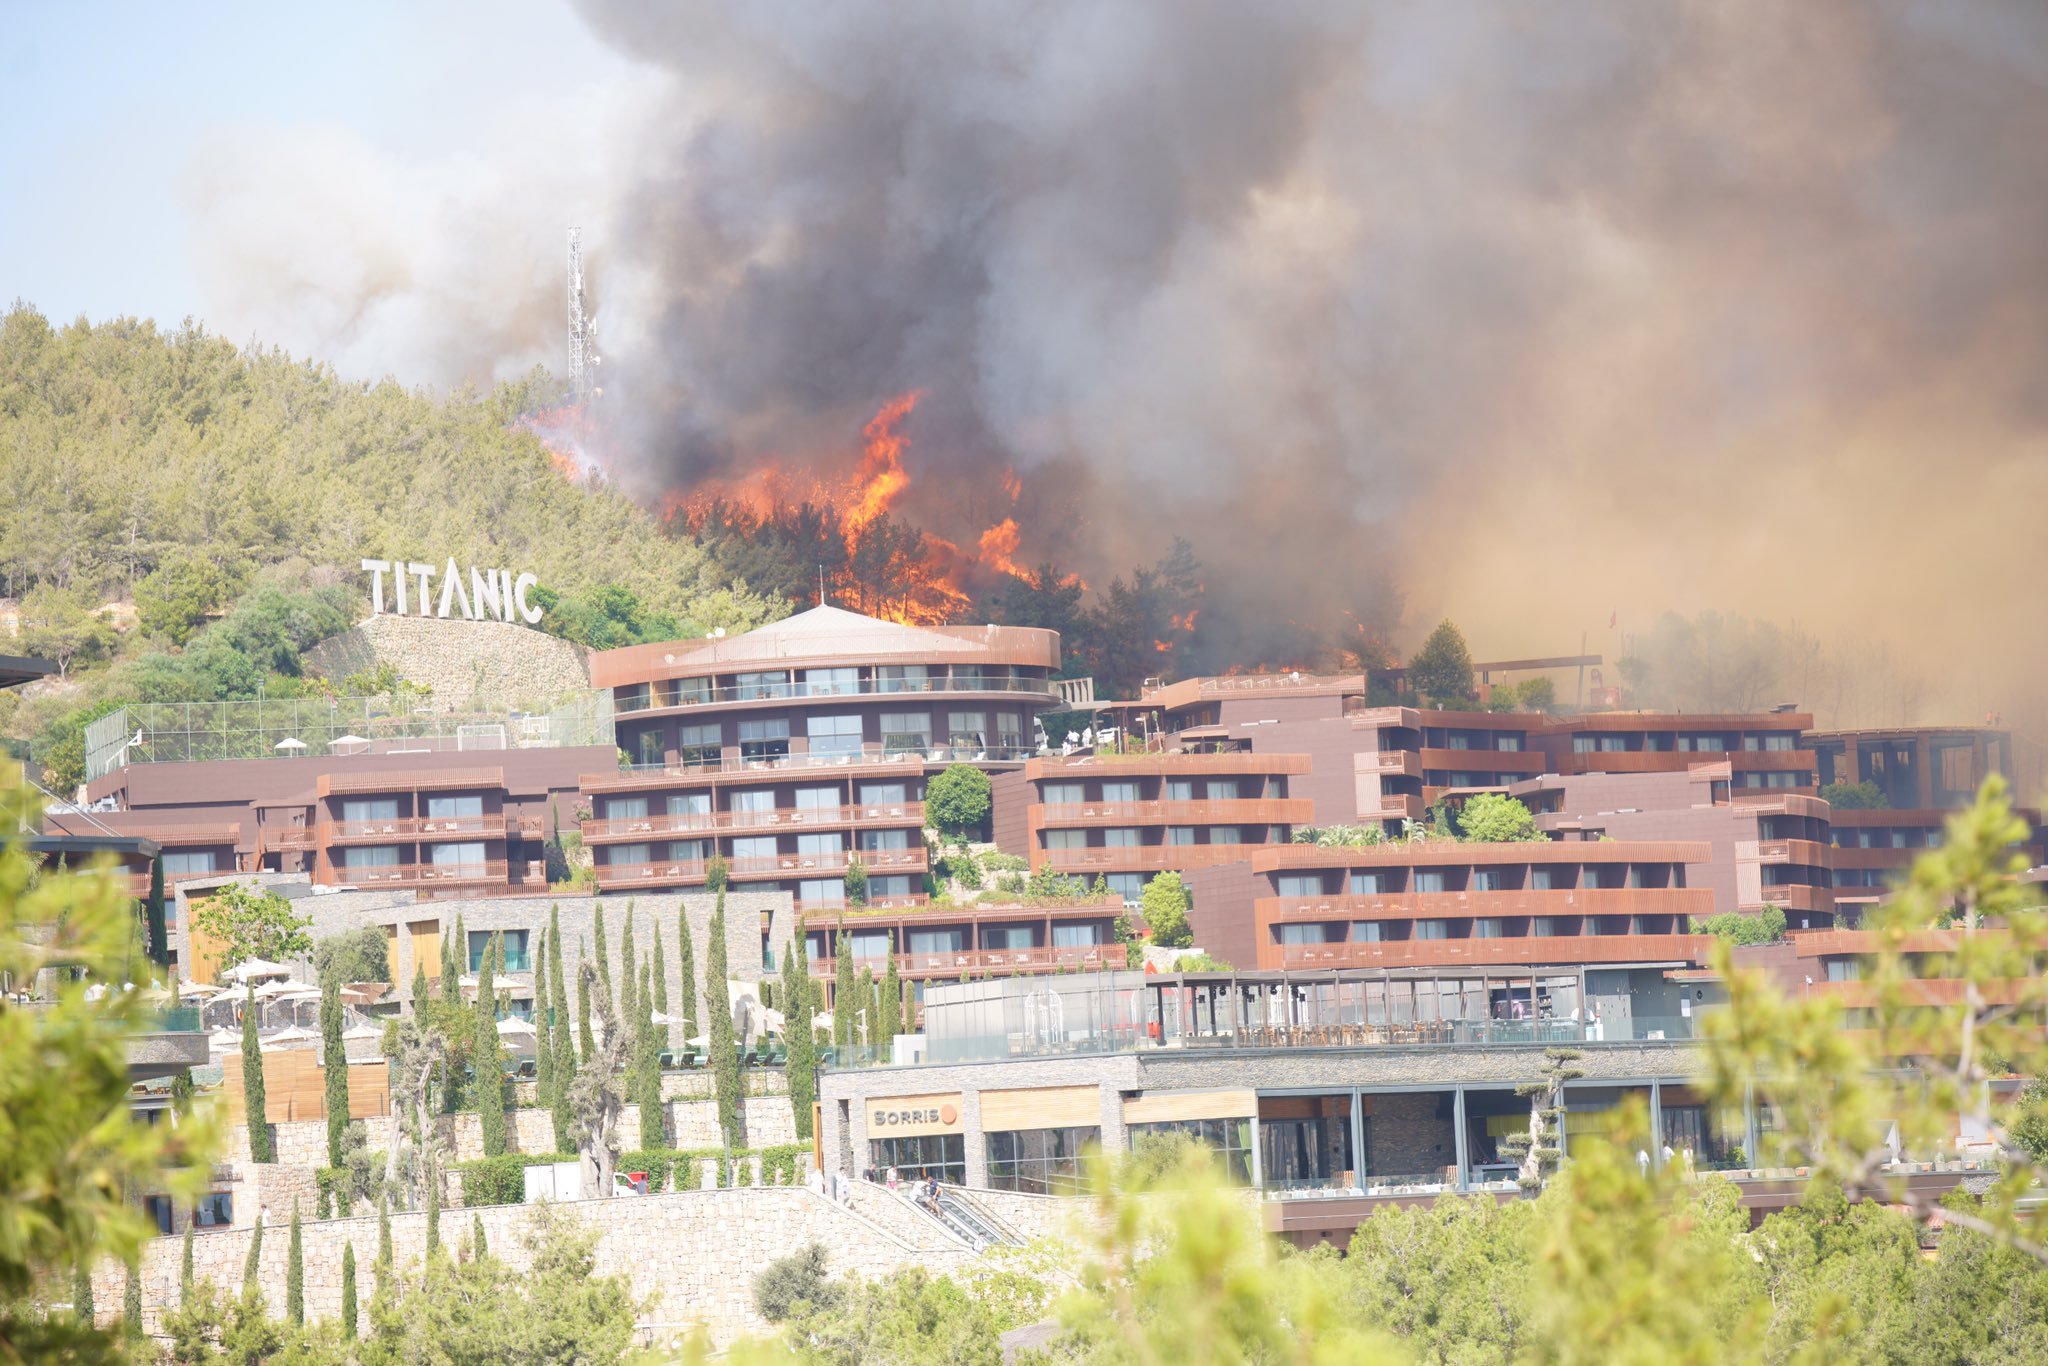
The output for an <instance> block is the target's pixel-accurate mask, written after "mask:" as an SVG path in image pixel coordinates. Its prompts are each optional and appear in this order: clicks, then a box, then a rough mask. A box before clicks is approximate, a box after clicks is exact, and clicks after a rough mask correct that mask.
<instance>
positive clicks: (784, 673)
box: [732, 669, 789, 702]
mask: <svg viewBox="0 0 2048 1366" xmlns="http://www.w3.org/2000/svg"><path fill="white" fill-rule="evenodd" d="M732 695H733V696H734V697H736V698H738V699H739V700H740V701H742V702H763V701H767V700H770V699H772V698H777V697H787V696H789V671H788V670H787V669H771V670H767V671H765V672H761V673H746V674H740V675H739V676H738V677H736V678H734V679H733V689H732Z"/></svg>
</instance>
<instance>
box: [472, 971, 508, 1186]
mask: <svg viewBox="0 0 2048 1366" xmlns="http://www.w3.org/2000/svg"><path fill="white" fill-rule="evenodd" d="M503 942H504V936H503V935H493V936H492V937H491V946H490V948H488V949H486V950H485V951H484V954H483V958H482V961H481V962H480V964H479V965H478V967H477V979H476V1047H475V1049H474V1056H475V1059H476V1087H475V1089H476V1114H477V1121H478V1124H477V1127H478V1128H479V1129H481V1130H482V1131H483V1141H484V1156H485V1157H502V1156H503V1155H504V1153H505V1064H504V1061H503V1056H502V1055H501V1054H500V1053H499V1051H498V989H497V981H496V979H495V978H494V977H493V976H492V975H491V969H492V968H494V967H496V966H497V962H496V959H497V956H498V954H499V952H500V951H501V949H502V946H503Z"/></svg>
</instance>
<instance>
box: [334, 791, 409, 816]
mask: <svg viewBox="0 0 2048 1366" xmlns="http://www.w3.org/2000/svg"><path fill="white" fill-rule="evenodd" d="M341 818H342V819H343V820H345V821H395V820H397V819H398V798H396V797H368V798H358V799H355V800H351V801H345V802H343V803H342V804H341Z"/></svg>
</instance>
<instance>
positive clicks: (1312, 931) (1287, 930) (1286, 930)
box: [1274, 925, 1330, 944]
mask: <svg viewBox="0 0 2048 1366" xmlns="http://www.w3.org/2000/svg"><path fill="white" fill-rule="evenodd" d="M1274 928H1275V929H1276V930H1278V931H1279V937H1280V942H1281V943H1282V944H1327V943H1329V942H1330V936H1329V934H1328V932H1327V930H1326V929H1325V927H1323V926H1321V925H1278V926H1275V927H1274Z"/></svg>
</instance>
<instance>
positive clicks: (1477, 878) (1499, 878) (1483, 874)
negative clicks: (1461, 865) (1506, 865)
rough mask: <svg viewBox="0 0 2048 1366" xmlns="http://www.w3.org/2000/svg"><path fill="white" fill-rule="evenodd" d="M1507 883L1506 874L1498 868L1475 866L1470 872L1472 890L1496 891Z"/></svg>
mask: <svg viewBox="0 0 2048 1366" xmlns="http://www.w3.org/2000/svg"><path fill="white" fill-rule="evenodd" d="M1506 885H1507V882H1506V874H1504V873H1502V872H1501V871H1500V869H1498V868H1477V869H1474V870H1473V873H1472V890H1473V891H1475V892H1497V891H1499V890H1500V889H1501V888H1503V887H1505V886H1506Z"/></svg>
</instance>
